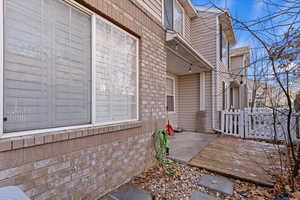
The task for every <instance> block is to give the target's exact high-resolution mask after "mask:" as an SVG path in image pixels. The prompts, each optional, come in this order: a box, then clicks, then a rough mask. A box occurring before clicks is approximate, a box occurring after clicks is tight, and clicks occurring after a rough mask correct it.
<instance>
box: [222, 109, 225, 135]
mask: <svg viewBox="0 0 300 200" xmlns="http://www.w3.org/2000/svg"><path fill="white" fill-rule="evenodd" d="M224 112H225V111H224V110H222V111H221V131H222V132H223V133H224V132H225V114H224Z"/></svg>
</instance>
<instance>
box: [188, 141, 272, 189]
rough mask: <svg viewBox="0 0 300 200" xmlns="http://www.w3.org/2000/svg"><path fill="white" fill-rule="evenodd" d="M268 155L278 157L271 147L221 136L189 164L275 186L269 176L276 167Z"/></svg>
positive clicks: (261, 143) (265, 144) (270, 145)
mask: <svg viewBox="0 0 300 200" xmlns="http://www.w3.org/2000/svg"><path fill="white" fill-rule="evenodd" d="M266 152H268V153H270V152H274V154H273V155H275V154H276V153H275V147H274V146H273V145H272V144H268V143H263V142H256V141H250V140H243V139H239V138H233V137H226V136H220V137H218V138H216V139H215V140H214V141H212V142H211V143H210V144H209V145H208V146H207V147H205V148H204V149H202V150H201V152H200V153H198V154H197V155H196V156H194V157H193V159H192V160H191V161H189V164H190V165H193V166H197V167H201V168H205V169H207V170H211V171H215V172H218V173H221V174H224V175H227V176H232V177H235V178H240V179H243V180H247V181H251V182H254V183H258V184H261V185H265V186H272V185H273V182H274V181H273V180H272V177H271V176H270V175H269V174H268V173H267V172H266V169H271V168H270V166H272V165H271V161H270V160H269V159H268V156H267V155H268V153H266ZM273 166H274V165H273Z"/></svg>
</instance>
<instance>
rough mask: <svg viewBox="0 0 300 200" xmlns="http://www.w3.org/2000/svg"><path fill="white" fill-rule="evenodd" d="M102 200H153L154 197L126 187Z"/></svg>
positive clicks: (128, 186) (101, 199) (132, 187)
mask: <svg viewBox="0 0 300 200" xmlns="http://www.w3.org/2000/svg"><path fill="white" fill-rule="evenodd" d="M100 200H152V196H151V194H149V193H147V192H145V191H144V190H141V189H139V188H136V187H134V186H132V185H126V186H122V187H120V188H118V189H117V190H115V191H113V192H111V193H109V194H107V195H105V196H104V197H102V198H100Z"/></svg>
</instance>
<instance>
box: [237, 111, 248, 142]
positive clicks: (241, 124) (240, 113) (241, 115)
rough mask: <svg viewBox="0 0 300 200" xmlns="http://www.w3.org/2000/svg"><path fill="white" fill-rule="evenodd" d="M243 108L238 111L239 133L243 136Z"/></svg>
mask: <svg viewBox="0 0 300 200" xmlns="http://www.w3.org/2000/svg"><path fill="white" fill-rule="evenodd" d="M245 112H246V111H245V110H240V112H239V135H240V136H241V137H243V138H245V131H244V125H245V124H244V113H245Z"/></svg>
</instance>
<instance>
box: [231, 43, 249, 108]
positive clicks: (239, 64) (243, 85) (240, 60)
mask: <svg viewBox="0 0 300 200" xmlns="http://www.w3.org/2000/svg"><path fill="white" fill-rule="evenodd" d="M249 64H250V47H248V46H246V47H240V48H235V49H231V50H230V73H231V74H230V76H231V79H232V80H231V82H230V89H229V108H232V109H242V108H245V107H248V106H249V103H248V100H249V99H248V85H247V69H248V66H249Z"/></svg>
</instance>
